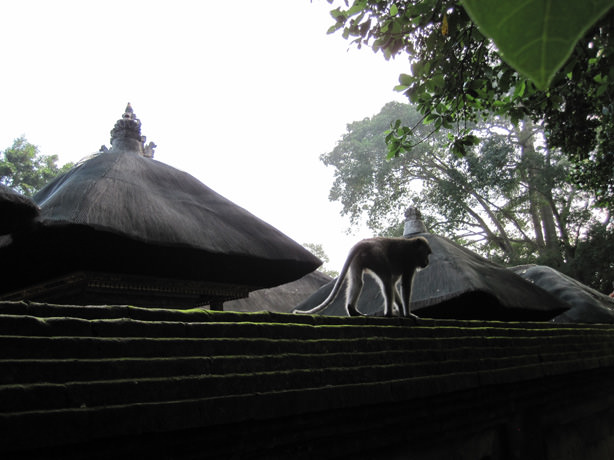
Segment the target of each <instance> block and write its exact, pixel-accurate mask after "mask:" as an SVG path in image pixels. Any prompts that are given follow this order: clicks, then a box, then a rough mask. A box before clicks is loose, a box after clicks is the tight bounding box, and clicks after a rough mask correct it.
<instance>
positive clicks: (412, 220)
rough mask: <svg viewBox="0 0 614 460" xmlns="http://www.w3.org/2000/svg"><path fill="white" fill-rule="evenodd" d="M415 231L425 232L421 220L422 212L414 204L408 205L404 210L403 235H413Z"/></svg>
mask: <svg viewBox="0 0 614 460" xmlns="http://www.w3.org/2000/svg"><path fill="white" fill-rule="evenodd" d="M416 233H426V227H425V226H424V222H422V214H421V213H420V210H419V209H418V208H416V207H414V206H410V207H409V208H407V210H406V211H405V228H404V229H403V236H409V235H414V234H416Z"/></svg>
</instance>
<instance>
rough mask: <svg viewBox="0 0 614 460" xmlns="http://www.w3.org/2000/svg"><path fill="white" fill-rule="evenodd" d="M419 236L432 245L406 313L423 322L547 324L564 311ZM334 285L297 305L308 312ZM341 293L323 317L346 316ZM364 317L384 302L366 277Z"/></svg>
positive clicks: (494, 268)
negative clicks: (486, 321)
mask: <svg viewBox="0 0 614 460" xmlns="http://www.w3.org/2000/svg"><path fill="white" fill-rule="evenodd" d="M411 236H423V237H425V238H426V239H427V240H428V242H429V244H430V245H431V249H432V251H433V252H432V254H431V255H430V257H429V266H428V267H427V268H425V269H423V270H422V271H420V272H418V273H417V274H416V277H415V279H414V286H413V291H412V304H411V310H412V312H414V313H415V314H417V315H418V316H423V317H427V318H456V319H490V320H529V319H531V320H547V319H551V318H553V317H555V316H557V315H558V314H560V313H561V312H563V311H565V310H566V309H567V308H569V307H568V305H566V304H564V303H562V302H560V301H559V300H558V299H556V298H555V297H554V296H552V295H551V294H549V293H548V292H546V291H545V290H543V289H541V288H540V287H538V286H535V285H534V284H532V283H530V282H527V281H526V280H524V279H522V278H521V277H520V276H518V275H516V274H515V273H513V272H511V271H510V270H508V269H506V268H503V267H501V266H499V265H496V264H494V263H492V262H490V261H488V260H486V259H484V258H483V257H481V256H479V255H477V254H475V253H473V252H472V251H469V250H467V249H465V248H462V247H461V246H459V245H457V244H455V243H454V242H452V241H450V240H448V239H447V238H443V237H440V236H437V235H432V234H430V233H419V234H414V235H411ZM333 284H334V282H331V283H329V284H328V285H326V286H324V287H322V288H321V289H320V290H319V291H318V292H316V293H315V294H314V295H313V296H312V297H310V298H309V299H307V300H306V301H304V302H302V303H301V304H299V305H298V309H299V310H309V309H311V308H313V307H314V306H316V305H318V304H319V303H320V302H321V301H322V300H324V299H325V298H326V296H327V295H328V293H329V292H330V291H331V290H332V286H333ZM343 293H344V290H342V291H341V293H340V295H338V296H337V298H336V299H335V301H334V302H333V303H332V304H331V305H330V306H329V307H328V308H326V309H325V310H324V311H322V314H325V315H340V316H344V315H346V312H345V307H344V301H345V299H344V295H343ZM358 309H359V311H361V312H362V313H365V314H371V315H374V314H381V312H382V311H383V299H382V297H381V294H380V292H379V287H378V285H377V284H376V283H375V281H373V279H372V278H371V277H370V276H365V287H364V288H363V292H362V295H361V297H360V299H359V301H358Z"/></svg>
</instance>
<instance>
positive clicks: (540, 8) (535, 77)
mask: <svg viewBox="0 0 614 460" xmlns="http://www.w3.org/2000/svg"><path fill="white" fill-rule="evenodd" d="M463 6H464V8H465V10H466V11H467V13H468V14H469V17H470V18H471V19H472V20H473V22H475V24H476V25H477V26H478V28H479V29H480V31H481V32H482V33H483V34H484V35H486V36H487V37H489V38H491V39H492V40H493V41H494V42H495V44H496V45H497V48H498V49H499V51H500V54H501V57H502V58H503V59H504V60H505V61H506V62H507V63H508V64H509V65H510V66H512V67H513V68H514V69H516V70H517V71H518V72H520V73H522V74H523V75H525V76H526V77H528V78H529V79H531V80H532V81H533V83H535V85H536V86H537V87H538V88H539V89H541V90H545V89H547V88H548V86H549V84H550V82H551V81H552V78H553V77H554V75H555V74H556V72H557V71H558V70H559V69H560V68H561V66H562V65H563V64H564V63H565V61H566V60H567V58H568V57H569V55H570V54H571V52H572V51H573V49H574V47H575V45H576V43H577V42H578V40H579V39H580V38H581V37H582V36H583V35H584V34H585V33H586V32H587V30H588V29H589V28H590V27H591V26H592V25H593V24H594V23H595V22H596V21H597V20H598V19H599V18H600V17H601V16H603V15H604V14H605V13H606V12H607V11H608V10H609V9H610V8H611V7H612V0H586V1H579V0H497V1H484V0H463Z"/></svg>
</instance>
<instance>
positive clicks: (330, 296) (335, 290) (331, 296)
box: [292, 246, 357, 315]
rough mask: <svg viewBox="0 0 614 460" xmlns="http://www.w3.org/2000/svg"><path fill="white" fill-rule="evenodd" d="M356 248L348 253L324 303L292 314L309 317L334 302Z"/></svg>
mask: <svg viewBox="0 0 614 460" xmlns="http://www.w3.org/2000/svg"><path fill="white" fill-rule="evenodd" d="M356 249H357V248H356V246H354V247H353V248H352V250H351V251H350V254H349V255H348V258H347V259H346V260H345V263H344V264H343V268H342V269H341V273H339V276H338V277H337V281H336V282H335V285H334V286H333V290H332V291H330V294H328V297H326V299H324V301H323V302H322V303H321V304H319V305H317V306H315V307H313V308H312V309H311V310H296V309H295V310H293V311H292V313H302V314H305V315H311V314H313V313H317V312H319V311H322V310H324V309H325V308H326V307H327V306H328V305H329V304H330V303H331V302H332V301H333V300H335V298H336V297H337V295H338V294H339V290H340V289H341V286H342V285H343V280H344V279H345V277H346V275H347V273H348V270H349V269H350V265H351V264H352V260H354V257H356V253H357V250H356Z"/></svg>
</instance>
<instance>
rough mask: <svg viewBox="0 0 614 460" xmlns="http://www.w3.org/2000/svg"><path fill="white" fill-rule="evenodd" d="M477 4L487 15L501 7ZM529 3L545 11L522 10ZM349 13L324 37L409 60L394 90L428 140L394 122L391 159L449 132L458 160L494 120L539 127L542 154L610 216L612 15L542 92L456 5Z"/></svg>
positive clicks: (408, 0)
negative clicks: (564, 167)
mask: <svg viewBox="0 0 614 460" xmlns="http://www.w3.org/2000/svg"><path fill="white" fill-rule="evenodd" d="M479 3H480V5H481V6H482V8H484V7H485V8H491V7H493V5H494V4H495V3H499V2H479ZM527 3H530V4H531V5H537V4H540V3H541V2H538V1H535V2H523V3H522V4H523V5H524V4H527ZM576 4H577V7H578V8H581V7H582V8H583V7H584V6H585V3H583V2H576V1H575V0H563V1H562V2H561V4H560V5H559V6H558V9H560V10H561V11H566V12H567V11H571V10H570V8H574V9H573V10H574V11H575V6H573V5H576ZM345 5H346V6H345V7H337V8H335V9H334V10H332V12H331V14H332V16H333V18H334V20H335V24H334V25H333V26H332V27H331V28H330V30H329V32H331V33H332V32H335V31H339V30H340V31H342V34H343V36H344V37H345V38H346V39H349V40H351V42H352V43H353V44H355V45H356V46H358V47H359V48H360V47H362V46H370V47H371V48H372V49H373V50H374V51H375V52H381V53H383V55H384V56H385V57H386V58H387V59H390V58H392V57H394V56H396V55H399V54H400V53H405V54H406V55H408V56H409V58H410V60H411V67H410V68H409V72H408V73H406V74H402V75H401V76H400V77H399V85H398V86H397V87H396V88H397V90H399V91H402V92H403V93H404V94H405V95H406V96H407V97H408V98H409V100H410V101H411V102H412V103H414V104H416V107H417V108H418V111H419V113H420V115H421V119H422V121H423V122H424V123H427V125H428V126H429V127H430V128H431V130H430V131H429V132H426V133H425V132H424V131H423V130H422V129H418V124H405V123H394V122H393V124H392V126H391V127H390V129H389V131H388V132H387V137H386V139H387V142H388V150H389V156H391V157H395V156H398V155H400V154H407V153H408V152H411V151H412V149H413V148H414V147H415V146H416V145H418V144H420V143H421V142H424V141H425V140H426V139H428V137H429V136H430V135H432V133H434V132H436V131H438V130H439V129H444V128H445V129H452V130H453V131H452V132H451V133H450V136H448V137H447V138H443V139H442V140H443V141H444V142H445V145H446V146H447V148H449V149H450V150H451V151H452V152H454V153H455V154H456V155H458V156H460V157H462V156H463V155H466V154H467V152H468V151H469V150H471V149H472V148H473V147H474V146H475V145H476V143H477V142H479V139H478V137H477V136H476V133H475V132H474V128H475V126H476V125H477V124H478V123H481V122H483V121H484V120H486V119H489V118H490V117H493V116H498V117H505V118H507V119H509V120H510V121H511V122H512V123H513V124H518V123H519V122H521V121H523V120H531V121H532V122H533V123H534V124H536V125H539V126H542V129H543V133H544V136H545V143H546V145H547V146H548V148H549V149H550V150H555V149H560V150H561V151H562V152H564V154H565V155H566V156H567V157H568V158H569V159H570V160H571V161H572V162H573V168H572V169H571V171H570V173H571V174H572V175H573V177H574V180H575V182H576V184H578V185H579V186H580V187H582V188H583V189H585V190H590V191H591V192H592V193H593V194H594V196H596V197H597V200H598V203H599V204H600V205H602V206H610V207H612V208H614V154H613V153H612V152H614V105H613V104H614V103H613V102H612V101H613V100H614V37H613V36H612V35H613V33H614V9H610V10H609V11H608V12H607V13H606V14H605V15H604V16H603V17H602V18H601V19H599V20H598V21H597V22H596V23H595V24H594V25H593V26H592V27H590V28H589V29H588V30H587V31H586V33H584V35H582V36H581V38H579V39H578V40H577V42H576V45H575V47H573V50H572V51H571V54H569V57H568V58H567V60H566V61H565V62H564V64H563V65H562V67H561V68H560V70H559V71H558V72H557V73H556V74H555V75H554V76H553V77H552V78H551V83H550V87H549V89H547V90H543V89H540V88H539V87H538V86H536V85H535V84H534V83H533V82H531V81H530V80H529V79H528V78H526V77H525V76H524V75H523V74H521V73H519V72H518V71H517V70H515V69H514V68H512V67H511V66H510V65H508V63H506V61H504V60H503V59H502V58H501V55H500V53H499V50H498V48H497V46H496V45H495V44H494V43H493V42H492V41H491V40H490V39H489V38H487V37H486V36H485V35H484V34H483V33H482V31H481V30H480V29H479V28H478V27H477V26H476V25H475V23H474V22H473V21H472V20H471V19H470V17H469V16H468V14H467V12H466V10H465V9H464V8H463V7H461V6H460V2H459V1H457V0H354V1H353V2H352V3H351V5H350V4H349V2H348V3H346V4H345ZM610 6H611V5H610ZM524 28H525V29H527V30H529V29H531V28H530V27H527V26H526V24H525V25H524ZM514 30H516V29H514ZM581 30H584V29H583V28H581ZM578 33H579V32H576V33H571V34H570V35H571V36H575V35H577V34H578ZM511 38H512V40H511V44H512V45H513V46H518V44H519V43H520V44H522V43H525V42H524V41H523V40H524V39H523V38H522V37H519V36H513V37H511ZM544 75H546V74H544ZM545 78H550V77H545ZM440 139H441V138H440Z"/></svg>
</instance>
